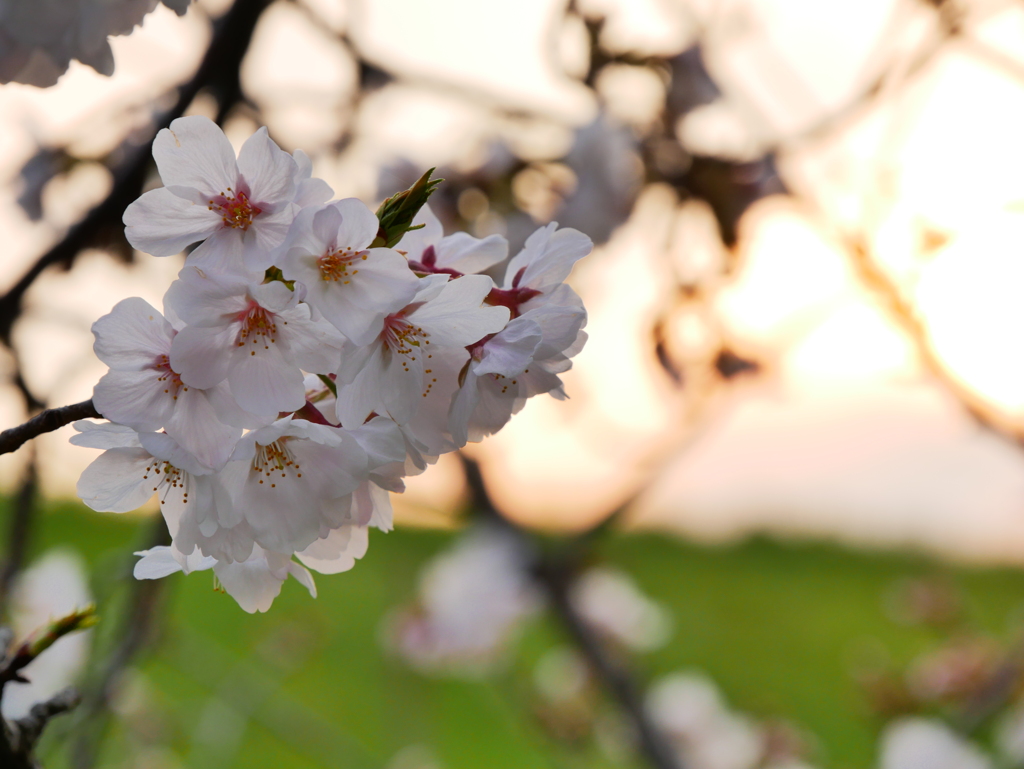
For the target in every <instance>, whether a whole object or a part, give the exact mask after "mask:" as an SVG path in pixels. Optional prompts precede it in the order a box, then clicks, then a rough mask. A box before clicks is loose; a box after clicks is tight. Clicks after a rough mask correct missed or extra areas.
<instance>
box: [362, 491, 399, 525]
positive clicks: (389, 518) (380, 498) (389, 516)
mask: <svg viewBox="0 0 1024 769" xmlns="http://www.w3.org/2000/svg"><path fill="white" fill-rule="evenodd" d="M367 485H368V486H369V488H370V502H371V503H372V504H373V515H371V516H370V526H373V527H374V528H375V529H380V530H381V531H391V530H392V529H394V528H395V513H394V510H393V509H392V507H391V495H390V494H389V493H388V492H387V490H386V489H382V488H381V487H380V486H378V485H376V484H374V483H369V484H367Z"/></svg>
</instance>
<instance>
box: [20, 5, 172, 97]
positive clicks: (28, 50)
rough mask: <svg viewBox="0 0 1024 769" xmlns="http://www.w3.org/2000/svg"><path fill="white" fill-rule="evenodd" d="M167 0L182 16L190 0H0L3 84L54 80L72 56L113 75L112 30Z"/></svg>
mask: <svg viewBox="0 0 1024 769" xmlns="http://www.w3.org/2000/svg"><path fill="white" fill-rule="evenodd" d="M158 2H163V4H164V5H166V6H167V7H168V8H170V9H172V10H173V11H174V12H175V13H177V14H178V15H179V16H181V15H183V14H184V13H185V11H186V10H188V6H189V3H190V2H191V0H7V1H6V2H3V3H0V83H10V82H17V83H25V84H27V85H35V86H39V87H41V88H45V87H46V86H51V85H54V84H55V83H56V82H57V79H58V78H59V77H60V76H61V75H63V74H64V72H65V71H66V70H67V68H68V65H70V63H71V60H72V59H77V60H78V61H80V62H82V63H83V64H88V65H89V66H90V67H92V68H93V69H95V70H96V71H97V72H99V73H100V74H102V75H112V74H114V53H113V51H111V49H110V43H109V42H107V36H108V35H126V34H128V33H130V32H131V31H132V29H134V28H135V26H136V25H137V24H141V23H142V19H143V18H144V17H145V15H146V14H147V13H149V12H150V11H152V10H153V9H154V8H156V6H157V5H158Z"/></svg>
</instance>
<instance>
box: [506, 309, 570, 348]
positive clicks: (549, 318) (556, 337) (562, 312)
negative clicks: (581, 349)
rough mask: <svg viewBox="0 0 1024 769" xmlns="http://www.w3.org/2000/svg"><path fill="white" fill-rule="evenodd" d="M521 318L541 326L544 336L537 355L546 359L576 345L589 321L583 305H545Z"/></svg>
mask: <svg viewBox="0 0 1024 769" xmlns="http://www.w3.org/2000/svg"><path fill="white" fill-rule="evenodd" d="M520 319H521V320H530V321H533V322H534V323H536V324H537V325H538V327H539V328H540V330H541V334H542V335H543V338H542V341H541V343H540V345H539V346H538V348H537V352H536V355H535V357H536V358H537V359H538V360H545V359H548V358H552V357H556V356H561V355H562V354H563V353H564V352H565V351H566V350H570V349H571V348H573V347H574V346H575V345H576V341H577V339H578V338H579V336H580V333H581V329H582V328H583V326H584V325H585V324H586V322H587V312H586V310H584V309H583V308H582V307H579V308H577V307H558V306H551V305H544V306H542V307H538V308H537V309H536V310H530V311H529V312H527V313H525V314H524V315H522V316H520V318H517V320H520ZM513 322H514V321H513ZM510 325H511V324H510Z"/></svg>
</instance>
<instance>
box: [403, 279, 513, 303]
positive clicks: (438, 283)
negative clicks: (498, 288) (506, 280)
mask: <svg viewBox="0 0 1024 769" xmlns="http://www.w3.org/2000/svg"><path fill="white" fill-rule="evenodd" d="M449 277H450V276H448V275H445V274H441V275H426V276H424V277H422V278H420V279H419V282H418V283H417V284H416V296H414V297H413V301H414V302H415V303H417V304H420V303H422V302H429V301H430V300H431V299H435V298H436V297H437V295H438V294H440V293H441V292H442V291H443V290H444V287H445V286H446V285H448V279H449ZM488 280H490V278H488ZM491 285H493V283H492V284H491ZM488 291H490V289H488ZM485 296H486V295H485Z"/></svg>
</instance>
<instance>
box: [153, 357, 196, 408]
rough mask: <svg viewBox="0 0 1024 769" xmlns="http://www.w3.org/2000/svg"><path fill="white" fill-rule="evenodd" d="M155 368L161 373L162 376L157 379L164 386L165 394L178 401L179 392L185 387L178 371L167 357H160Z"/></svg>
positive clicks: (186, 388)
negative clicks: (172, 366)
mask: <svg viewBox="0 0 1024 769" xmlns="http://www.w3.org/2000/svg"><path fill="white" fill-rule="evenodd" d="M153 368H154V369H156V370H157V371H159V372H160V376H159V377H158V378H157V380H156V381H158V382H159V383H160V384H162V385H163V386H164V392H165V393H167V394H168V395H170V396H171V397H172V398H174V400H178V391H179V390H180V389H181V388H182V387H185V385H183V384H182V382H181V376H180V375H179V374H178V372H177V371H175V370H174V369H172V368H171V360H170V358H168V357H167V356H166V355H160V356H158V357H157V359H156V361H155V362H154V363H153ZM185 392H188V387H185Z"/></svg>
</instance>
